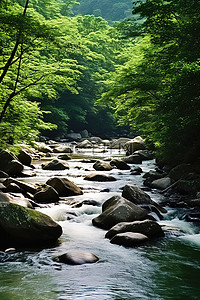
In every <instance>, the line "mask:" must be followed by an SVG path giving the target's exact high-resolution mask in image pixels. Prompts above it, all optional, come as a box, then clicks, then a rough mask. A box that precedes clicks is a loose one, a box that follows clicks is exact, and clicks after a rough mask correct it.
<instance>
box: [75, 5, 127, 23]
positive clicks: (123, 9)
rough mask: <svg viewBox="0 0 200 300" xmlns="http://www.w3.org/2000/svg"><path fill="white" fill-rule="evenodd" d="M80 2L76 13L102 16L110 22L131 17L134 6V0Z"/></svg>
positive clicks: (76, 7)
mask: <svg viewBox="0 0 200 300" xmlns="http://www.w3.org/2000/svg"><path fill="white" fill-rule="evenodd" d="M78 2H79V3H80V5H79V6H78V5H77V6H75V8H74V13H75V14H81V15H88V14H92V15H95V16H101V17H102V18H104V19H106V20H107V21H109V22H112V21H119V20H123V19H124V18H127V17H130V16H131V12H132V7H133V4H132V0H121V1H119V0H78Z"/></svg>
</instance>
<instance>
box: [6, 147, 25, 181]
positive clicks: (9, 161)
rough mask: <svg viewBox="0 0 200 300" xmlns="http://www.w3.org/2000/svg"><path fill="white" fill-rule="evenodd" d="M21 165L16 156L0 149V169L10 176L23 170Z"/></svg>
mask: <svg viewBox="0 0 200 300" xmlns="http://www.w3.org/2000/svg"><path fill="white" fill-rule="evenodd" d="M23 169H24V167H23V165H22V164H21V163H20V162H19V161H18V160H17V158H16V157H15V156H14V155H13V154H12V153H10V152H8V151H6V150H2V149H1V150H0V170H1V171H3V172H5V173H7V174H8V175H10V176H14V175H19V174H20V173H21V172H22V171H23Z"/></svg>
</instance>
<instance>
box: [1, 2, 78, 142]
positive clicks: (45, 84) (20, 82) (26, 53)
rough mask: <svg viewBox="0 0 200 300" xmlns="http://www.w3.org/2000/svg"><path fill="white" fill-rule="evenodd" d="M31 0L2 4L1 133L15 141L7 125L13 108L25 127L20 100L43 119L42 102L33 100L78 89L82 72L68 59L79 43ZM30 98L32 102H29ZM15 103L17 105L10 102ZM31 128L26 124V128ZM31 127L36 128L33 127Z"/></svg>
mask: <svg viewBox="0 0 200 300" xmlns="http://www.w3.org/2000/svg"><path fill="white" fill-rule="evenodd" d="M28 3H29V2H28V1H26V2H25V6H24V8H22V7H21V6H20V5H19V4H17V3H16V2H15V1H7V2H6V1H4V3H1V7H0V8H1V11H0V13H1V17H2V19H3V22H2V23H1V25H0V26H1V35H2V37H3V38H2V40H1V44H0V51H1V56H0V65H1V70H2V74H1V76H0V84H1V90H0V110H1V114H0V123H1V124H0V127H1V135H4V136H5V137H7V140H8V141H9V142H13V141H14V138H13V137H12V138H9V134H10V136H11V135H12V134H11V133H10V129H7V131H8V134H5V128H6V127H9V122H8V120H9V118H10V115H12V112H13V111H14V110H15V111H17V112H18V113H17V114H15V126H18V127H19V128H20V127H22V126H23V124H22V123H20V120H21V121H22V119H23V118H22V119H20V116H19V109H18V108H17V107H18V106H17V103H18V101H19V99H24V105H27V106H28V105H29V104H30V105H32V108H33V109H30V111H32V114H34V109H35V115H37V116H38V117H39V118H41V117H42V113H41V112H39V111H38V109H39V105H38V104H37V105H36V104H35V103H34V102H33V100H37V99H41V98H43V97H46V96H47V95H48V97H49V98H56V97H57V95H58V92H59V91H58V90H63V89H69V90H71V91H72V92H77V91H76V88H75V85H76V80H77V78H78V76H79V75H80V69H79V67H78V66H77V62H76V61H75V60H74V59H70V58H69V53H70V54H71V53H72V52H74V49H75V48H78V47H77V45H75V44H74V43H73V41H72V40H68V38H67V37H66V36H64V35H63V33H62V30H61V29H60V28H58V27H57V24H54V25H53V26H54V27H53V26H52V22H49V21H46V20H45V19H44V17H43V16H41V15H40V14H38V13H37V12H36V11H35V10H33V9H30V10H29V9H28ZM47 78H48V81H47ZM39 83H40V85H38V84H39ZM36 85H37V87H36ZM45 94H46V95H45ZM33 95H34V96H33ZM27 99H30V100H32V101H31V102H27ZM13 101H14V102H13ZM12 103H14V104H15V105H11V104H12ZM30 105H29V106H30ZM9 107H10V108H9ZM11 107H12V109H11ZM20 107H21V109H22V106H20ZM24 110H25V107H24ZM11 111H12V112H11ZM6 114H7V116H6ZM21 114H23V109H22V112H21ZM17 116H18V117H17ZM17 119H18V122H17ZM23 120H24V119H23ZM2 122H3V123H2ZM32 125H33V124H32ZM34 126H35V128H37V130H38V129H39V128H47V127H48V126H49V128H51V127H52V126H50V124H48V126H45V124H44V123H42V121H41V122H40V121H38V122H37V124H36V123H35V125H34ZM2 128H3V129H2ZM28 128H29V127H28V126H27V130H28ZM29 129H30V128H29ZM32 130H33V131H34V127H33V128H32ZM18 131H19V130H18Z"/></svg>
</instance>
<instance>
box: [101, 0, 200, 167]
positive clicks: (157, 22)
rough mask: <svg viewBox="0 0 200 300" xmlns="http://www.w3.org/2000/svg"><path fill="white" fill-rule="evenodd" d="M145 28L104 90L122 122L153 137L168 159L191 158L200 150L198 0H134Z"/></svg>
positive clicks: (199, 29) (150, 137)
mask: <svg viewBox="0 0 200 300" xmlns="http://www.w3.org/2000/svg"><path fill="white" fill-rule="evenodd" d="M134 4H135V5H136V7H135V9H134V13H136V14H140V15H141V17H142V18H144V23H143V34H142V36H141V37H140V38H139V39H138V41H137V43H135V45H134V44H133V45H132V46H131V47H130V48H127V54H122V56H123V55H127V56H128V57H129V59H128V61H126V62H125V63H124V64H123V65H122V66H120V67H119V68H118V71H117V73H116V74H111V76H110V78H111V79H112V80H111V81H110V84H109V86H112V88H111V89H110V88H109V89H108V90H107V92H106V93H104V94H103V96H102V101H103V102H109V103H110V105H111V106H112V107H113V109H114V110H115V113H116V115H117V116H118V118H119V122H120V123H122V124H130V125H131V126H132V129H135V128H137V129H139V131H140V133H141V134H144V135H145V136H147V137H148V138H149V140H151V141H153V142H154V144H155V145H156V146H157V148H158V150H159V154H160V157H161V158H162V159H164V160H167V161H168V162H171V163H172V164H173V163H177V162H183V161H187V162H194V161H195V160H197V159H198V155H199V150H200V140H199V130H200V85H199V82H200V56H199V47H200V15H199V11H200V2H199V1H191V0H190V1H187V0H174V1H163V0H146V1H134Z"/></svg>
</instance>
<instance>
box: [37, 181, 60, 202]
mask: <svg viewBox="0 0 200 300" xmlns="http://www.w3.org/2000/svg"><path fill="white" fill-rule="evenodd" d="M34 200H35V201H36V202H39V203H55V202H58V201H59V194H58V192H57V191H56V190H55V189H54V188H53V187H52V186H50V185H46V186H45V187H43V188H42V189H41V190H40V191H38V192H37V193H35V194H34Z"/></svg>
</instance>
